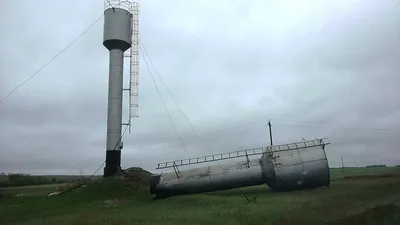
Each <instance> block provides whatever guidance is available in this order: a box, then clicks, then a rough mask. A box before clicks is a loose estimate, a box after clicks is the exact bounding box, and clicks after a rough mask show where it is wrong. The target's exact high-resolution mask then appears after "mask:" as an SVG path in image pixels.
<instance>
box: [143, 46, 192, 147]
mask: <svg viewBox="0 0 400 225" xmlns="http://www.w3.org/2000/svg"><path fill="white" fill-rule="evenodd" d="M139 47H140V46H139ZM140 48H141V47H140ZM141 49H142V48H141ZM143 60H144V63H145V64H146V68H147V71H148V72H149V74H150V77H151V79H152V80H153V83H154V87H155V88H156V90H157V93H158V96H159V97H160V99H161V102H162V104H163V106H164V108H165V111H166V112H167V115H168V118H169V121H170V122H171V125H172V127H173V128H174V132H175V134H176V136H177V137H178V138H179V141H180V142H181V144H182V146H183V148H184V149H185V151H186V152H187V148H186V145H185V143H184V142H183V140H182V137H181V136H180V135H179V132H178V129H177V128H176V126H175V123H174V121H173V120H172V116H171V113H170V112H169V110H168V107H167V105H166V104H165V101H164V98H163V97H162V95H161V92H160V89H159V88H158V85H157V82H156V80H155V79H154V76H153V74H152V73H151V70H150V67H149V64H148V63H147V60H146V58H145V57H143Z"/></svg>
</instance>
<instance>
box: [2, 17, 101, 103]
mask: <svg viewBox="0 0 400 225" xmlns="http://www.w3.org/2000/svg"><path fill="white" fill-rule="evenodd" d="M101 18H103V15H102V16H101V17H99V18H98V19H96V20H95V21H94V22H93V23H92V24H90V25H89V27H88V28H86V29H85V30H84V31H83V32H82V33H81V34H79V35H78V36H77V37H76V38H74V39H73V40H72V41H71V42H70V43H69V44H68V45H67V46H66V47H65V48H63V49H61V51H59V52H58V53H57V54H56V55H55V56H54V57H53V58H51V59H50V60H49V61H48V62H47V63H45V64H44V65H43V66H42V67H40V68H39V69H38V70H37V71H36V72H35V73H33V74H32V75H31V76H29V77H28V78H27V79H26V80H24V81H23V82H21V83H20V84H19V85H17V86H16V87H15V88H14V89H13V90H11V91H10V92H9V93H8V94H7V95H5V96H4V97H3V98H1V100H0V103H2V102H3V101H4V100H6V99H7V98H8V97H10V96H11V95H12V94H13V93H14V92H15V91H16V90H18V88H20V87H21V86H22V85H24V84H26V83H27V82H28V81H29V80H31V79H32V78H34V77H35V76H36V75H37V74H39V73H40V71H42V70H43V69H44V68H46V67H47V66H48V65H49V64H50V63H52V62H53V61H54V60H55V59H56V58H57V57H58V56H60V55H61V54H62V53H64V52H65V51H66V50H67V49H69V48H70V47H71V46H72V45H74V44H75V42H76V41H78V39H79V38H81V37H82V36H83V35H85V34H86V33H87V32H88V31H89V30H90V29H91V28H92V27H93V26H94V25H95V24H96V23H97V22H98V21H99V20H100V19H101Z"/></svg>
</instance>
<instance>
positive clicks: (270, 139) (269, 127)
mask: <svg viewBox="0 0 400 225" xmlns="http://www.w3.org/2000/svg"><path fill="white" fill-rule="evenodd" d="M268 129H269V141H270V143H271V146H272V145H273V144H272V128H271V120H268Z"/></svg>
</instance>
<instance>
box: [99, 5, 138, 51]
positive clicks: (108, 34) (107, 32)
mask: <svg viewBox="0 0 400 225" xmlns="http://www.w3.org/2000/svg"><path fill="white" fill-rule="evenodd" d="M105 4H106V6H105V11H104V35H103V45H104V46H105V47H106V48H107V49H108V50H111V49H120V50H122V51H126V50H128V49H129V48H130V47H131V40H132V13H131V8H132V6H131V3H130V2H128V1H115V0H114V1H112V0H110V1H108V0H106V3H105Z"/></svg>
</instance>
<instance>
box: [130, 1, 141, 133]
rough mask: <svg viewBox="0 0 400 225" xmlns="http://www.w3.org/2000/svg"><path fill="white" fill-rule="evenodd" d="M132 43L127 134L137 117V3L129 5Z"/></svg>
mask: <svg viewBox="0 0 400 225" xmlns="http://www.w3.org/2000/svg"><path fill="white" fill-rule="evenodd" d="M131 4H132V6H131V13H132V42H131V48H130V54H129V56H128V57H130V67H129V70H130V72H129V122H128V124H129V133H131V124H132V118H136V117H139V115H138V108H139V3H137V2H133V3H131Z"/></svg>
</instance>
